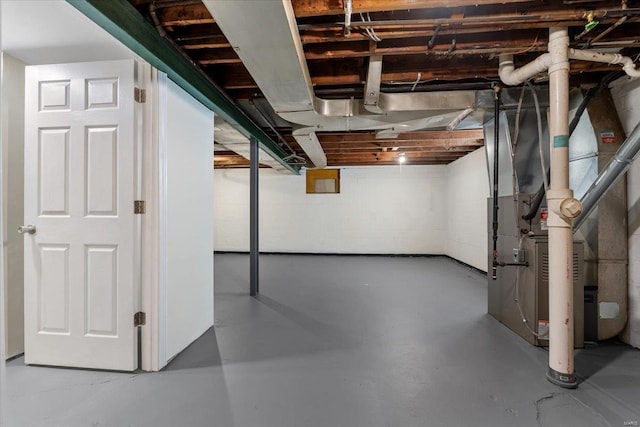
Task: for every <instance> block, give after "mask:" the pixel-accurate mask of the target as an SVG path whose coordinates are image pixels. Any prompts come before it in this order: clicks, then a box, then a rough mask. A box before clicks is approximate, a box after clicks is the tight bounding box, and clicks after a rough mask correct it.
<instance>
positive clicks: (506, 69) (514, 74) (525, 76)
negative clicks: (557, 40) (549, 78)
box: [498, 53, 551, 86]
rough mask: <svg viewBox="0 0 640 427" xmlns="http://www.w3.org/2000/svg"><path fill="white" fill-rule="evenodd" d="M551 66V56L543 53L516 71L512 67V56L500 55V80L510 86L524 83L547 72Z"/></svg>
mask: <svg viewBox="0 0 640 427" xmlns="http://www.w3.org/2000/svg"><path fill="white" fill-rule="evenodd" d="M549 64H551V55H550V54H548V53H544V54H542V55H540V56H539V57H537V58H536V59H534V60H533V61H531V62H530V63H528V64H526V65H524V66H522V67H520V68H518V69H516V68H515V66H514V65H513V55H500V68H499V69H498V75H499V76H500V80H502V81H503V82H504V83H505V84H507V85H510V86H515V85H519V84H522V83H524V82H525V81H527V80H529V79H530V78H531V77H533V76H535V75H536V74H540V73H543V72H545V71H547V69H548V68H549Z"/></svg>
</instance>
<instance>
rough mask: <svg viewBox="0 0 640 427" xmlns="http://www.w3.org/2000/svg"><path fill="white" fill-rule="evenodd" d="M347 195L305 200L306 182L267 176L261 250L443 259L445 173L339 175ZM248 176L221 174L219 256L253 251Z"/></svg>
mask: <svg viewBox="0 0 640 427" xmlns="http://www.w3.org/2000/svg"><path fill="white" fill-rule="evenodd" d="M340 176H341V182H340V191H341V193H340V194H306V193H305V177H304V175H303V176H294V175H291V174H283V173H278V172H276V171H273V170H269V169H261V170H260V250H261V251H265V252H305V253H382V254H443V253H444V244H443V243H444V238H445V232H446V230H445V228H446V221H445V206H444V204H443V200H444V195H445V192H446V167H445V166H385V167H353V168H343V169H341V170H340ZM248 178H249V170H248V169H236V170H217V171H216V180H215V186H214V188H215V191H214V198H215V202H216V203H215V216H214V218H215V249H216V250H218V251H248V248H249V226H248V225H249V180H248Z"/></svg>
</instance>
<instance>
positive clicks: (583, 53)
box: [569, 49, 640, 77]
mask: <svg viewBox="0 0 640 427" xmlns="http://www.w3.org/2000/svg"><path fill="white" fill-rule="evenodd" d="M569 58H571V59H578V60H580V61H589V62H602V63H605V64H620V65H622V69H623V70H624V72H625V73H627V75H629V76H630V77H640V70H638V69H637V68H636V65H635V64H634V63H633V60H632V59H631V58H629V57H628V56H622V55H620V54H618V53H601V52H596V51H593V50H578V49H569Z"/></svg>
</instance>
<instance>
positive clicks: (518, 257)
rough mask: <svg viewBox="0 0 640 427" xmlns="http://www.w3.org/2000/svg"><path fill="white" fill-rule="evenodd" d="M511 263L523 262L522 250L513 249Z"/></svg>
mask: <svg viewBox="0 0 640 427" xmlns="http://www.w3.org/2000/svg"><path fill="white" fill-rule="evenodd" d="M513 262H524V249H515V248H514V249H513Z"/></svg>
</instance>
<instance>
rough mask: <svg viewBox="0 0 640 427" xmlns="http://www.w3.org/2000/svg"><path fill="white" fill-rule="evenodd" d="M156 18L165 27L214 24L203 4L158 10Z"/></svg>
mask: <svg viewBox="0 0 640 427" xmlns="http://www.w3.org/2000/svg"><path fill="white" fill-rule="evenodd" d="M158 18H159V19H160V22H162V25H164V26H165V27H179V26H185V25H196V24H213V23H214V22H216V21H215V20H214V19H213V17H212V16H211V13H209V10H208V9H207V8H206V6H205V5H204V4H203V3H199V4H193V5H189V6H174V7H166V8H162V9H159V10H158Z"/></svg>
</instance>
